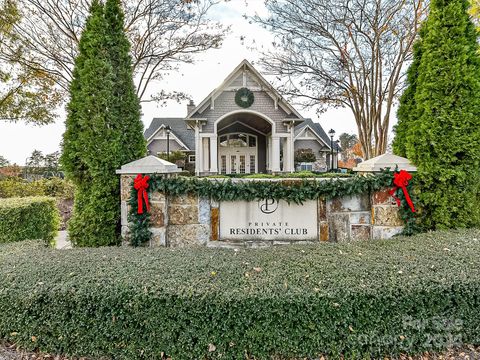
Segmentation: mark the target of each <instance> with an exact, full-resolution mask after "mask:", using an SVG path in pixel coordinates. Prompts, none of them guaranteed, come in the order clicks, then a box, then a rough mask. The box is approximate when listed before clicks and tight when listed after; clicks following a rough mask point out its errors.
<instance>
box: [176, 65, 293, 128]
mask: <svg viewBox="0 0 480 360" xmlns="http://www.w3.org/2000/svg"><path fill="white" fill-rule="evenodd" d="M242 69H247V70H249V71H251V73H252V74H253V75H254V76H255V77H256V78H257V80H258V81H259V82H260V84H261V85H262V87H263V88H264V89H265V91H266V92H267V94H269V95H270V96H271V97H272V98H274V101H275V103H278V104H279V106H282V107H284V108H285V109H287V110H288V111H290V113H289V114H287V117H292V115H293V116H294V117H297V118H299V119H303V116H302V115H300V113H299V112H298V111H297V110H296V109H295V108H294V107H293V106H292V105H290V104H289V103H288V102H287V101H286V100H285V99H284V98H283V96H282V95H280V93H279V92H278V91H277V90H276V89H275V88H274V87H273V86H272V85H271V84H270V83H269V82H268V81H267V80H266V79H265V78H264V77H263V76H262V75H261V74H260V73H259V72H258V71H257V70H256V69H255V68H254V67H253V65H252V64H251V63H250V62H249V61H248V60H246V59H245V60H243V61H242V62H241V63H240V64H239V65H238V66H237V67H236V68H235V69H234V70H233V71H232V72H231V73H230V74H229V75H228V76H227V77H226V78H225V80H224V81H223V82H222V83H221V84H220V86H218V87H217V88H216V89H215V90H213V91H212V92H211V93H210V94H208V96H207V97H206V98H205V99H203V101H202V102H201V103H200V104H198V105H197V106H196V107H195V108H194V109H192V110H191V111H190V112H189V113H188V114H187V118H186V119H187V120H188V119H189V118H190V117H191V116H193V115H194V114H195V113H196V112H197V111H199V110H200V109H202V108H203V107H204V106H205V104H207V103H208V102H209V101H211V99H215V98H216V97H217V96H218V95H220V94H221V93H222V91H223V90H224V89H225V88H226V87H227V86H228V84H230V83H231V82H232V81H233V80H235V78H236V77H237V76H238V75H239V72H240V70H242ZM288 111H287V112H288Z"/></svg>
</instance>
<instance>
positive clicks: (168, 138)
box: [165, 125, 172, 161]
mask: <svg viewBox="0 0 480 360" xmlns="http://www.w3.org/2000/svg"><path fill="white" fill-rule="evenodd" d="M171 131H172V128H171V127H170V125H167V126H165V132H166V133H167V161H170V132H171Z"/></svg>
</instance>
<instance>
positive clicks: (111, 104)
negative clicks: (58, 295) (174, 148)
mask: <svg viewBox="0 0 480 360" xmlns="http://www.w3.org/2000/svg"><path fill="white" fill-rule="evenodd" d="M117 5H118V4H117ZM114 11H119V13H118V14H117V15H115V14H113V12H114ZM112 19H115V21H116V22H118V23H120V22H121V23H122V25H119V26H114V25H112V24H115V21H113V22H112ZM112 29H116V30H117V32H115V31H113V30H112ZM118 29H120V30H118ZM118 31H121V32H122V34H123V15H122V14H121V11H120V8H119V6H118V9H117V10H116V9H115V6H112V4H110V5H109V7H108V8H104V6H102V5H101V4H100V3H99V2H98V1H97V0H94V2H93V4H92V6H91V11H90V16H89V18H88V20H87V24H86V27H85V30H84V32H83V33H82V38H81V41H80V49H79V56H78V57H77V59H76V63H75V69H74V80H73V81H72V84H71V87H70V102H69V105H68V108H67V109H68V115H67V121H66V127H67V129H66V131H65V134H64V141H63V150H64V152H63V156H62V163H63V164H64V166H65V169H66V172H67V175H68V176H69V177H71V178H72V179H73V180H74V181H75V185H76V195H75V205H74V212H73V215H72V219H71V220H70V222H69V235H70V239H71V241H72V242H73V243H74V244H75V245H79V246H98V245H112V244H116V243H118V241H119V231H120V226H119V225H120V205H119V199H120V186H119V180H118V177H117V175H116V174H115V170H116V169H118V168H119V167H120V166H121V165H123V164H124V163H126V162H129V161H132V160H134V159H137V158H138V157H140V156H142V155H143V154H144V153H145V141H144V139H143V135H142V130H143V128H142V123H141V122H140V108H139V102H138V98H137V97H136V94H135V90H134V87H133V80H132V72H131V60H130V57H129V55H128V50H129V44H128V41H126V43H125V42H123V41H122V38H121V35H119V33H118ZM123 36H124V35H123ZM125 40H126V39H125Z"/></svg>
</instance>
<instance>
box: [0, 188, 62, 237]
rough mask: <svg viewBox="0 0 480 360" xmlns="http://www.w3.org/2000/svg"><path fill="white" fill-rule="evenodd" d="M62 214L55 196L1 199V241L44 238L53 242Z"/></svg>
mask: <svg viewBox="0 0 480 360" xmlns="http://www.w3.org/2000/svg"><path fill="white" fill-rule="evenodd" d="M59 224H60V216H59V213H58V209H57V205H56V202H55V199H54V198H50V197H25V198H9V199H0V243H5V242H14V241H21V240H31V239H43V240H45V241H47V242H48V243H50V242H52V241H53V239H54V238H55V235H56V234H57V231H58V227H59Z"/></svg>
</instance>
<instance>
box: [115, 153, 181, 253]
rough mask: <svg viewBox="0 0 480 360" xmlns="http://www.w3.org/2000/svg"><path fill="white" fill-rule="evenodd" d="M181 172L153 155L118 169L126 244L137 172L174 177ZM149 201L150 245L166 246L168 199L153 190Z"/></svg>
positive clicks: (121, 217)
mask: <svg viewBox="0 0 480 360" xmlns="http://www.w3.org/2000/svg"><path fill="white" fill-rule="evenodd" d="M179 172H181V170H180V169H179V168H178V167H177V165H175V164H172V163H171V162H168V161H166V160H163V159H160V158H158V157H156V156H153V155H150V156H146V157H144V158H142V159H139V160H135V161H132V162H131V163H128V164H125V165H123V166H122V168H121V169H119V170H117V171H116V173H117V174H120V209H121V216H120V222H121V226H122V239H123V243H124V244H128V243H129V223H128V214H129V212H130V206H129V200H130V195H131V193H132V187H133V181H134V178H135V177H136V176H137V174H143V175H146V174H162V176H165V177H172V176H176V174H177V173H179ZM149 203H150V221H151V227H150V231H151V232H152V239H151V242H150V244H149V245H150V246H165V245H166V244H167V240H168V239H167V238H166V237H167V234H166V229H167V227H168V213H167V207H168V199H167V197H166V196H165V195H164V194H161V193H159V192H153V193H152V194H150V197H149Z"/></svg>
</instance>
